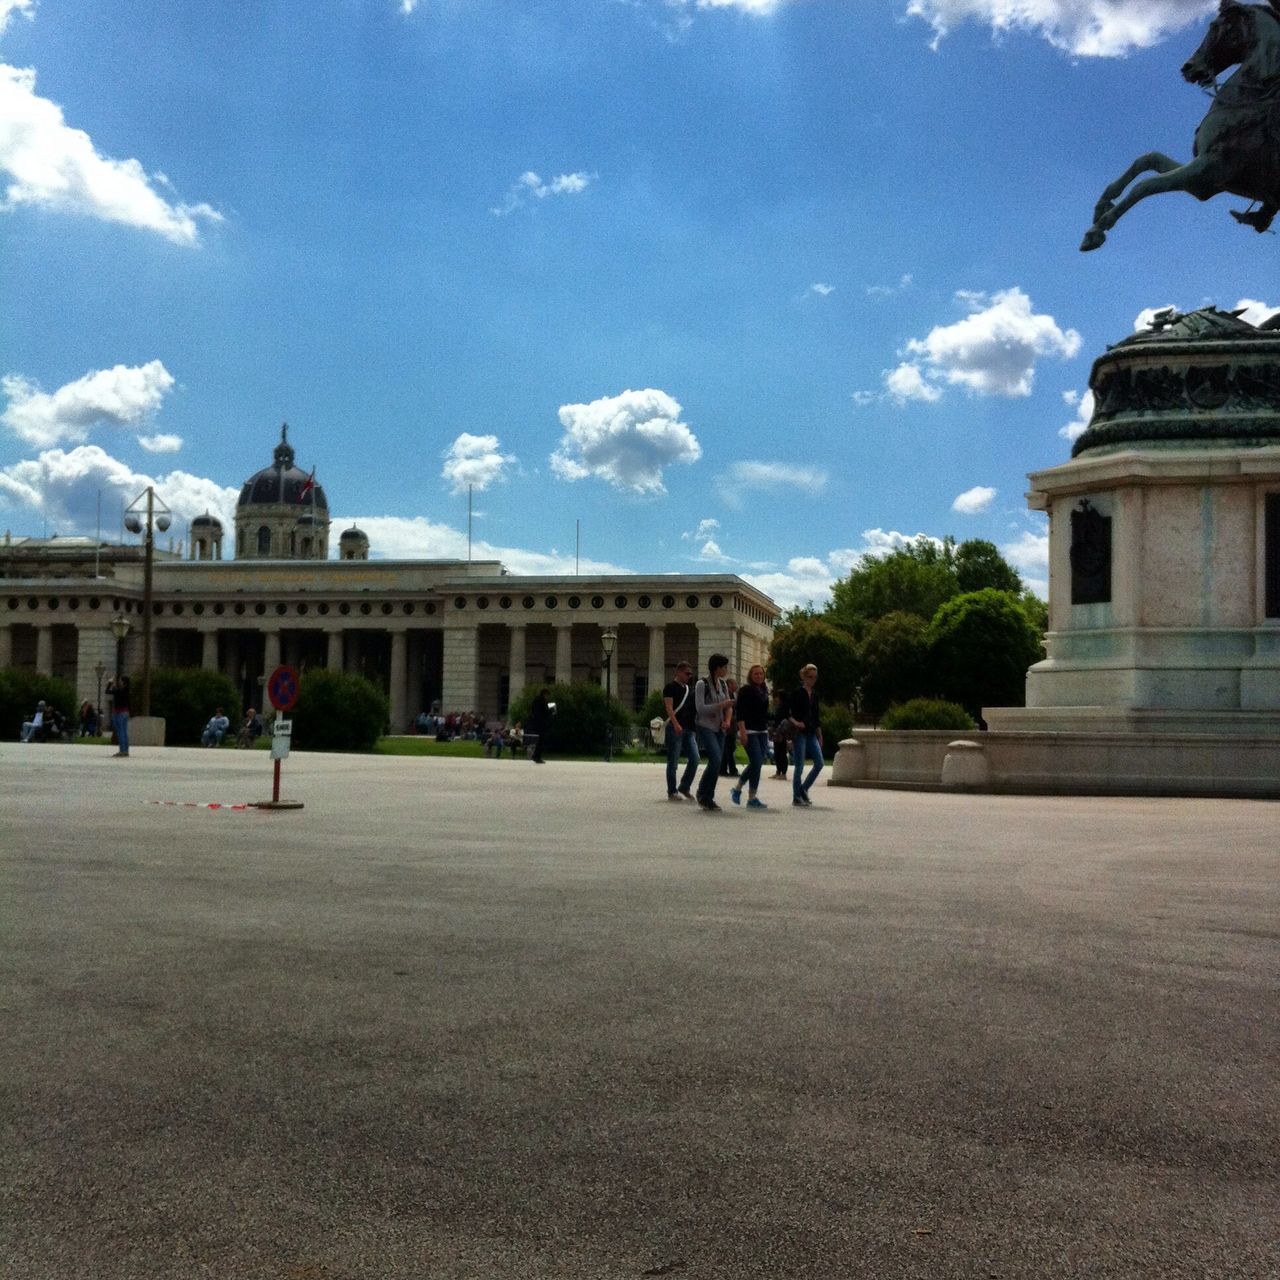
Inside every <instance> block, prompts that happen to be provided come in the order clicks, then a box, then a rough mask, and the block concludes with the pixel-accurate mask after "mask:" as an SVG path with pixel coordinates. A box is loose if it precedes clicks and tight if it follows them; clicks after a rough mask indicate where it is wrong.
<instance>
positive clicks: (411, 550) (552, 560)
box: [333, 515, 633, 574]
mask: <svg viewBox="0 0 1280 1280" xmlns="http://www.w3.org/2000/svg"><path fill="white" fill-rule="evenodd" d="M352 524H356V525H359V527H360V528H361V529H362V530H364V532H365V533H366V534H368V536H369V546H370V551H371V554H372V555H373V556H374V558H375V559H382V558H385V559H389V560H465V559H466V558H467V532H466V530H465V529H455V528H453V527H452V526H451V525H447V524H439V523H437V522H435V521H433V520H428V519H427V518H426V517H425V516H414V517H404V516H364V515H357V516H343V517H341V518H339V517H336V516H335V517H334V520H333V526H334V528H349V527H350V526H351V525H352ZM471 556H472V559H474V560H500V561H502V563H503V564H504V565H505V566H506V567H507V568H508V569H510V570H511V571H512V572H513V573H532V574H564V573H573V571H574V565H575V558H574V555H573V554H572V552H570V553H569V554H567V555H566V554H561V553H560V552H559V551H556V550H554V549H553V550H552V551H550V552H543V551H530V550H528V549H527V548H524V547H503V546H495V545H494V544H493V543H490V542H484V541H481V540H479V539H476V540H475V541H473V542H472V544H471ZM581 570H582V572H583V573H584V574H610V573H631V572H633V570H631V569H628V568H625V567H624V566H622V565H616V564H610V563H609V562H608V561H606V560H588V559H586V558H584V559H583V560H582V562H581Z"/></svg>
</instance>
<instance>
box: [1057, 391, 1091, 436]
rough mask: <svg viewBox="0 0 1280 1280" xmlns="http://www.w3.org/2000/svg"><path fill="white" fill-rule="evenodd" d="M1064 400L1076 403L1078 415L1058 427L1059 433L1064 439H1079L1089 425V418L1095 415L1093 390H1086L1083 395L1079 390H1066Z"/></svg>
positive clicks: (1063, 395)
mask: <svg viewBox="0 0 1280 1280" xmlns="http://www.w3.org/2000/svg"><path fill="white" fill-rule="evenodd" d="M1062 398H1063V400H1065V401H1066V403H1067V404H1069V405H1075V409H1076V416H1075V417H1074V418H1073V419H1072V420H1071V421H1070V422H1068V423H1067V424H1066V426H1063V427H1059V428H1058V434H1059V435H1060V436H1061V437H1062V438H1063V439H1064V440H1073V441H1074V440H1079V439H1080V437H1081V436H1082V435H1084V433H1085V431H1086V430H1088V427H1089V419H1090V418H1092V417H1093V392H1092V391H1086V392H1085V393H1084V395H1081V394H1080V393H1079V392H1078V391H1064V392H1063V394H1062Z"/></svg>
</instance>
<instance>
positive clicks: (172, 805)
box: [147, 800, 257, 813]
mask: <svg viewBox="0 0 1280 1280" xmlns="http://www.w3.org/2000/svg"><path fill="white" fill-rule="evenodd" d="M147 803H148V804H160V805H164V806H165V807H166V808H169V809H234V810H235V811H236V812H237V813H240V812H242V811H243V810H245V809H254V808H257V806H256V805H252V804H219V803H218V802H217V801H216V800H215V801H213V802H211V803H208V804H197V803H196V802H195V801H194V800H148V801H147Z"/></svg>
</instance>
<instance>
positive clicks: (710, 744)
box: [698, 727, 724, 801]
mask: <svg viewBox="0 0 1280 1280" xmlns="http://www.w3.org/2000/svg"><path fill="white" fill-rule="evenodd" d="M698 746H700V747H701V748H702V751H703V754H704V755H705V756H706V757H707V767H706V768H705V769H703V771H702V781H701V782H699V783H698V799H699V800H705V801H712V800H714V799H715V798H716V783H717V782H718V781H719V779H720V759H721V756H722V755H723V754H724V730H723V729H703V728H701V727H699V729H698Z"/></svg>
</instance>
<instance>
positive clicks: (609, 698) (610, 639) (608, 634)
mask: <svg viewBox="0 0 1280 1280" xmlns="http://www.w3.org/2000/svg"><path fill="white" fill-rule="evenodd" d="M617 643H618V633H617V632H616V631H615V630H614V629H613V628H612V627H606V628H605V629H604V633H603V634H602V635H601V637H600V648H601V650H602V651H603V653H604V714H605V724H606V725H607V726H608V728H607V733H608V740H607V746H606V754H607V756H608V759H609V761H610V762H611V763H612V761H613V650H614V646H615V645H616V644H617Z"/></svg>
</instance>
